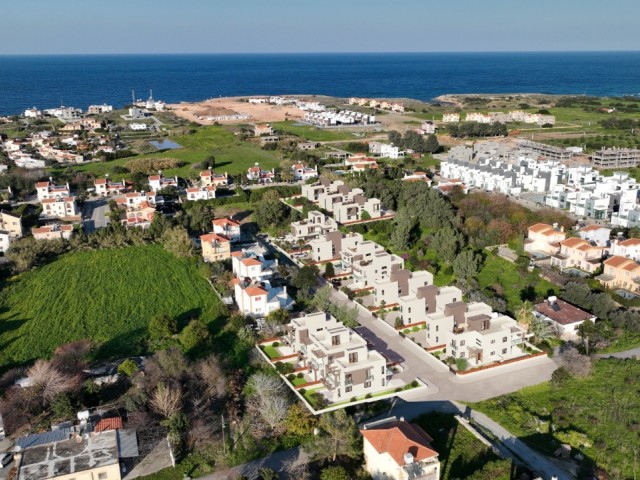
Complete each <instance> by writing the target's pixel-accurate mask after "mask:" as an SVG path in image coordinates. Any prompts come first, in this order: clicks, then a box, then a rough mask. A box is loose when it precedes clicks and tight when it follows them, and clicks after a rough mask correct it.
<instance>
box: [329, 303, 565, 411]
mask: <svg viewBox="0 0 640 480" xmlns="http://www.w3.org/2000/svg"><path fill="white" fill-rule="evenodd" d="M332 302H333V303H335V304H337V305H347V306H348V307H351V308H354V307H355V303H354V302H351V301H349V300H348V299H346V298H345V297H344V295H343V294H341V293H339V292H337V291H335V290H333V292H332ZM358 312H359V314H358V321H359V322H360V324H361V325H362V327H360V328H359V329H358V331H359V333H360V334H361V335H362V336H363V337H365V339H366V340H367V341H368V342H369V343H371V344H372V346H373V348H375V349H376V350H378V351H379V352H380V353H382V354H383V355H385V356H386V357H387V359H388V360H390V361H392V362H400V363H402V365H403V367H404V369H403V371H402V372H400V373H399V374H397V376H396V377H395V378H399V379H401V380H403V381H405V382H410V381H412V380H414V379H415V378H419V379H420V380H422V381H423V382H425V383H426V384H427V386H428V387H429V388H428V390H424V389H423V390H422V392H421V396H423V397H424V398H427V399H429V400H460V401H480V400H485V399H487V398H492V397H496V396H498V395H504V394H506V393H511V392H515V391H517V390H520V389H521V388H523V387H526V386H529V385H536V384H538V383H541V382H544V381H547V380H549V379H550V378H551V374H552V373H553V371H554V370H555V369H556V368H557V365H556V364H555V363H554V361H553V360H551V359H550V358H548V357H546V356H543V357H538V358H536V359H532V360H528V361H524V362H516V363H514V364H511V365H505V366H503V367H500V368H493V369H489V370H487V371H484V372H478V373H474V374H471V375H469V376H467V377H457V376H455V375H452V374H451V372H449V369H448V368H447V367H446V366H444V365H443V363H442V362H440V361H439V360H437V359H435V358H434V357H433V356H431V355H429V354H427V353H426V352H424V351H423V350H422V349H421V348H419V347H418V346H417V345H416V344H415V343H413V342H412V341H411V340H409V339H407V338H404V337H401V336H400V335H398V334H397V333H396V331H395V329H393V328H392V327H391V326H390V325H388V324H386V323H385V322H383V321H382V320H379V319H377V318H375V317H374V316H373V315H371V314H370V313H367V312H364V311H363V310H361V309H358ZM523 372H526V374H524V375H523Z"/></svg>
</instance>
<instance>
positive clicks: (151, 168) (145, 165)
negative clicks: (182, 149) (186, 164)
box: [127, 158, 183, 175]
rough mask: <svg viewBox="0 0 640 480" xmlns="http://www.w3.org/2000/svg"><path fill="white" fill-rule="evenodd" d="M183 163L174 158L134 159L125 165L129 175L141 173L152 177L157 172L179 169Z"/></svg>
mask: <svg viewBox="0 0 640 480" xmlns="http://www.w3.org/2000/svg"><path fill="white" fill-rule="evenodd" d="M182 165H183V163H182V162H181V161H180V160H178V159H176V158H134V159H133V160H130V161H129V162H128V163H127V168H128V169H129V171H130V172H131V173H143V174H145V175H153V174H156V173H158V170H168V169H171V168H179V167H181V166H182Z"/></svg>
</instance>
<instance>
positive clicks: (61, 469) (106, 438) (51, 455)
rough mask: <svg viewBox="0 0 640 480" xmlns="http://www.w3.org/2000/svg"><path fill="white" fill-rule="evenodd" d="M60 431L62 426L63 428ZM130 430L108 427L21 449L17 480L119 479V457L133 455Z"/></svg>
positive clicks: (133, 437) (135, 444)
mask: <svg viewBox="0 0 640 480" xmlns="http://www.w3.org/2000/svg"><path fill="white" fill-rule="evenodd" d="M63 430H64V429H63ZM138 455H139V453H138V442H137V439H136V432H135V431H134V430H108V431H103V432H98V433H95V432H94V433H86V434H83V435H79V434H76V435H74V436H71V435H70V434H69V435H67V438H64V439H61V440H58V441H54V442H49V443H43V444H37V445H34V446H31V447H27V448H21V449H20V450H19V452H18V453H16V457H18V460H17V461H16V465H18V472H17V480H42V479H50V480H70V479H72V478H74V479H78V480H92V479H99V480H120V479H121V478H122V476H121V472H122V470H121V466H120V460H121V459H123V458H133V457H137V456H138Z"/></svg>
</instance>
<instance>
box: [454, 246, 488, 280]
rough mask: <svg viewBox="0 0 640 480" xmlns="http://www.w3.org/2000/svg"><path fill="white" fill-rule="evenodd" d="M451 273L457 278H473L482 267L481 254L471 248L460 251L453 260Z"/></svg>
mask: <svg viewBox="0 0 640 480" xmlns="http://www.w3.org/2000/svg"><path fill="white" fill-rule="evenodd" d="M452 266H453V273H454V274H455V276H456V277H458V278H464V279H467V278H473V277H475V276H476V275H478V273H479V272H480V269H481V268H482V255H479V254H477V253H476V252H474V251H473V250H464V251H462V252H460V253H459V254H458V255H457V256H456V258H455V259H454V260H453V265H452Z"/></svg>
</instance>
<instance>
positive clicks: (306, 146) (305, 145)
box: [298, 142, 320, 150]
mask: <svg viewBox="0 0 640 480" xmlns="http://www.w3.org/2000/svg"><path fill="white" fill-rule="evenodd" d="M318 145H320V144H319V143H318V142H300V143H299V144H298V148H299V149H300V150H315V149H316V148H318Z"/></svg>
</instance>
